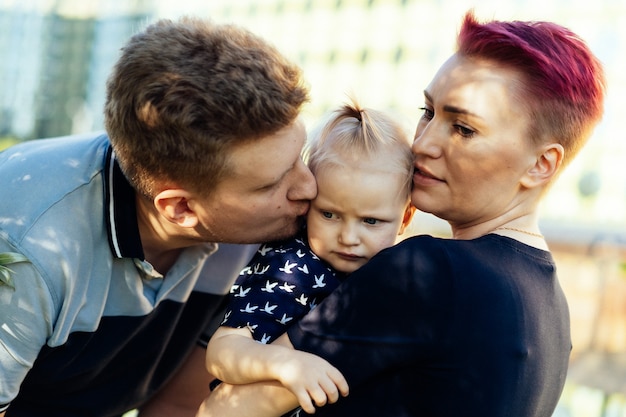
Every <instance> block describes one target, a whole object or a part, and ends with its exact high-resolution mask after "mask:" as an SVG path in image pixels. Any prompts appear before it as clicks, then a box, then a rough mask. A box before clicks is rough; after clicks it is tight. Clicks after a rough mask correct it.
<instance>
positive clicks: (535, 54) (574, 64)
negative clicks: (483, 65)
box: [457, 11, 606, 165]
mask: <svg viewBox="0 0 626 417" xmlns="http://www.w3.org/2000/svg"><path fill="white" fill-rule="evenodd" d="M457 46H458V51H457V52H458V53H459V54H460V55H463V56H467V57H470V58H471V57H476V58H481V59H487V60H490V61H493V62H495V63H497V64H499V65H503V66H506V67H509V68H512V69H514V70H517V71H518V72H519V73H520V74H521V75H522V78H521V80H520V81H521V85H520V86H519V87H520V92H521V96H520V97H519V98H520V100H519V101H520V102H521V103H523V104H524V105H525V106H526V111H527V114H529V115H530V120H531V121H532V123H531V126H530V131H529V132H528V134H529V136H530V138H531V139H532V140H535V141H537V142H538V143H543V142H545V141H548V140H549V141H551V142H557V143H560V144H561V145H562V146H563V148H564V149H565V156H564V159H563V165H567V163H569V162H570V161H571V160H572V158H573V157H574V156H575V155H576V154H577V153H578V151H579V150H580V148H582V146H583V145H584V144H585V143H586V142H587V140H588V139H589V137H590V136H591V133H592V131H593V129H594V127H595V126H596V125H597V123H598V122H599V121H600V120H601V118H602V114H603V111H604V95H605V89H606V87H605V76H604V70H603V68H602V64H601V63H600V61H599V60H598V59H597V58H596V57H595V56H594V54H593V53H592V52H591V50H590V49H589V47H588V46H587V44H586V43H585V42H584V41H583V40H582V39H581V38H580V37H579V36H577V35H576V34H575V33H573V32H572V31H570V30H569V29H567V28H564V27H562V26H559V25H557V24H555V23H551V22H522V21H511V22H502V21H490V22H487V23H484V24H480V23H478V22H477V20H476V18H475V17H474V15H473V13H472V11H470V12H468V13H467V14H466V15H465V19H464V21H463V25H462V27H461V30H460V32H459V35H458V38H457Z"/></svg>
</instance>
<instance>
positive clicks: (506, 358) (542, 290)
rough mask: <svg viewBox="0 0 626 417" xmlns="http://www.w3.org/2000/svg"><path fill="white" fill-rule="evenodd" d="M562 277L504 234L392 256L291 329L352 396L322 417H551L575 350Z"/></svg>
mask: <svg viewBox="0 0 626 417" xmlns="http://www.w3.org/2000/svg"><path fill="white" fill-rule="evenodd" d="M555 269H556V267H555V264H554V261H553V259H552V256H551V255H550V253H549V252H546V251H542V250H539V249H536V248H533V247H530V246H527V245H524V244H522V243H520V242H518V241H516V240H513V239H510V238H507V237H502V236H498V235H486V236H483V237H481V238H479V239H475V240H449V239H438V238H433V237H430V236H418V237H414V238H410V239H407V240H406V241H404V242H402V243H400V244H399V245H397V246H395V247H394V248H390V249H387V250H384V251H382V252H381V253H380V254H379V255H377V256H376V257H374V258H373V259H372V260H371V261H370V262H369V263H368V264H366V265H365V266H363V267H362V268H361V269H359V270H357V271H355V272H354V273H353V274H351V275H350V277H349V278H348V279H347V280H346V281H345V282H344V283H343V284H342V285H341V286H340V287H339V288H338V289H337V290H336V291H335V292H334V293H333V294H332V295H331V296H330V297H328V298H327V299H326V300H325V301H324V302H322V303H321V304H320V305H319V306H318V307H317V308H316V309H315V310H313V311H312V312H311V313H310V314H309V315H307V316H306V317H305V318H304V319H303V320H302V321H301V322H300V323H298V324H297V325H294V326H292V327H291V328H290V330H288V334H289V337H290V339H291V342H292V343H293V345H294V346H295V348H296V349H300V350H305V351H309V352H312V353H315V354H317V355H320V356H322V357H323V358H325V359H327V360H329V361H330V362H331V363H332V364H333V365H335V366H336V367H338V368H339V370H340V371H341V372H342V373H343V374H344V375H345V377H346V379H347V381H348V384H349V385H350V395H349V396H348V397H346V398H344V399H341V400H339V402H338V403H337V404H334V405H328V406H325V407H322V408H320V409H319V410H318V412H317V413H316V414H315V415H316V416H320V417H321V416H395V417H400V416H428V417H440V416H451V417H452V416H454V417H458V416H464V417H468V416H477V417H478V416H480V417H489V416H506V417H516V416H519V417H548V416H551V415H552V412H553V411H554V409H555V407H556V405H557V402H558V399H559V396H560V394H561V391H562V389H563V385H564V383H565V377H566V372H567V365H568V360H569V354H570V351H571V339H570V329H569V312H568V307H567V302H566V300H565V297H564V294H563V292H562V290H561V287H560V285H559V283H558V280H557V277H556V271H555Z"/></svg>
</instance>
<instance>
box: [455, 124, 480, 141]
mask: <svg viewBox="0 0 626 417" xmlns="http://www.w3.org/2000/svg"><path fill="white" fill-rule="evenodd" d="M454 128H455V129H456V130H457V132H459V134H460V135H461V136H463V137H464V138H471V137H472V136H474V134H475V133H476V132H475V131H473V130H472V129H469V128H467V127H465V126H461V125H454Z"/></svg>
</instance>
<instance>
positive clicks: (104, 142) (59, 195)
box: [0, 134, 109, 243]
mask: <svg viewBox="0 0 626 417" xmlns="http://www.w3.org/2000/svg"><path fill="white" fill-rule="evenodd" d="M108 147H109V141H108V138H107V136H106V135H103V134H92V135H88V136H87V135H82V136H67V137H60V138H52V139H38V140H33V141H28V142H24V143H22V144H19V145H15V146H14V147H11V148H9V149H7V150H5V151H3V152H2V153H0V189H2V199H0V213H1V214H0V233H1V234H2V235H4V236H5V237H6V236H11V238H9V240H10V241H13V242H14V243H15V242H18V241H20V240H21V239H22V238H24V236H25V234H26V233H33V232H35V233H36V230H37V227H36V225H37V224H39V225H42V226H45V225H56V226H57V228H58V227H59V225H61V226H62V227H63V230H64V232H65V233H66V234H70V232H71V230H70V229H72V228H73V227H74V226H76V225H77V223H81V222H79V221H78V220H80V219H83V220H84V219H91V218H93V217H94V216H97V217H99V218H100V219H101V218H102V210H101V207H102V201H103V188H102V180H101V177H102V170H103V167H104V161H105V155H106V152H107V150H108ZM98 178H100V179H98ZM84 202H88V204H82V203H84ZM82 216H88V217H86V218H85V217H82ZM101 221H102V220H100V222H101ZM59 222H61V223H59ZM70 226H72V227H70Z"/></svg>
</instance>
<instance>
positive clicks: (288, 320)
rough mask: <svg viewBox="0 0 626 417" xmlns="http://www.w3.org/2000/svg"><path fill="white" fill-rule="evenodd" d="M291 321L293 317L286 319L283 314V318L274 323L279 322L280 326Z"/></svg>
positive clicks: (285, 315)
mask: <svg viewBox="0 0 626 417" xmlns="http://www.w3.org/2000/svg"><path fill="white" fill-rule="evenodd" d="M292 319H293V317H287V314H283V316H282V317H281V318H280V320H276V321H277V322H279V323H280V324H287V323H288V322H290V321H291V320H292Z"/></svg>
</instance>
